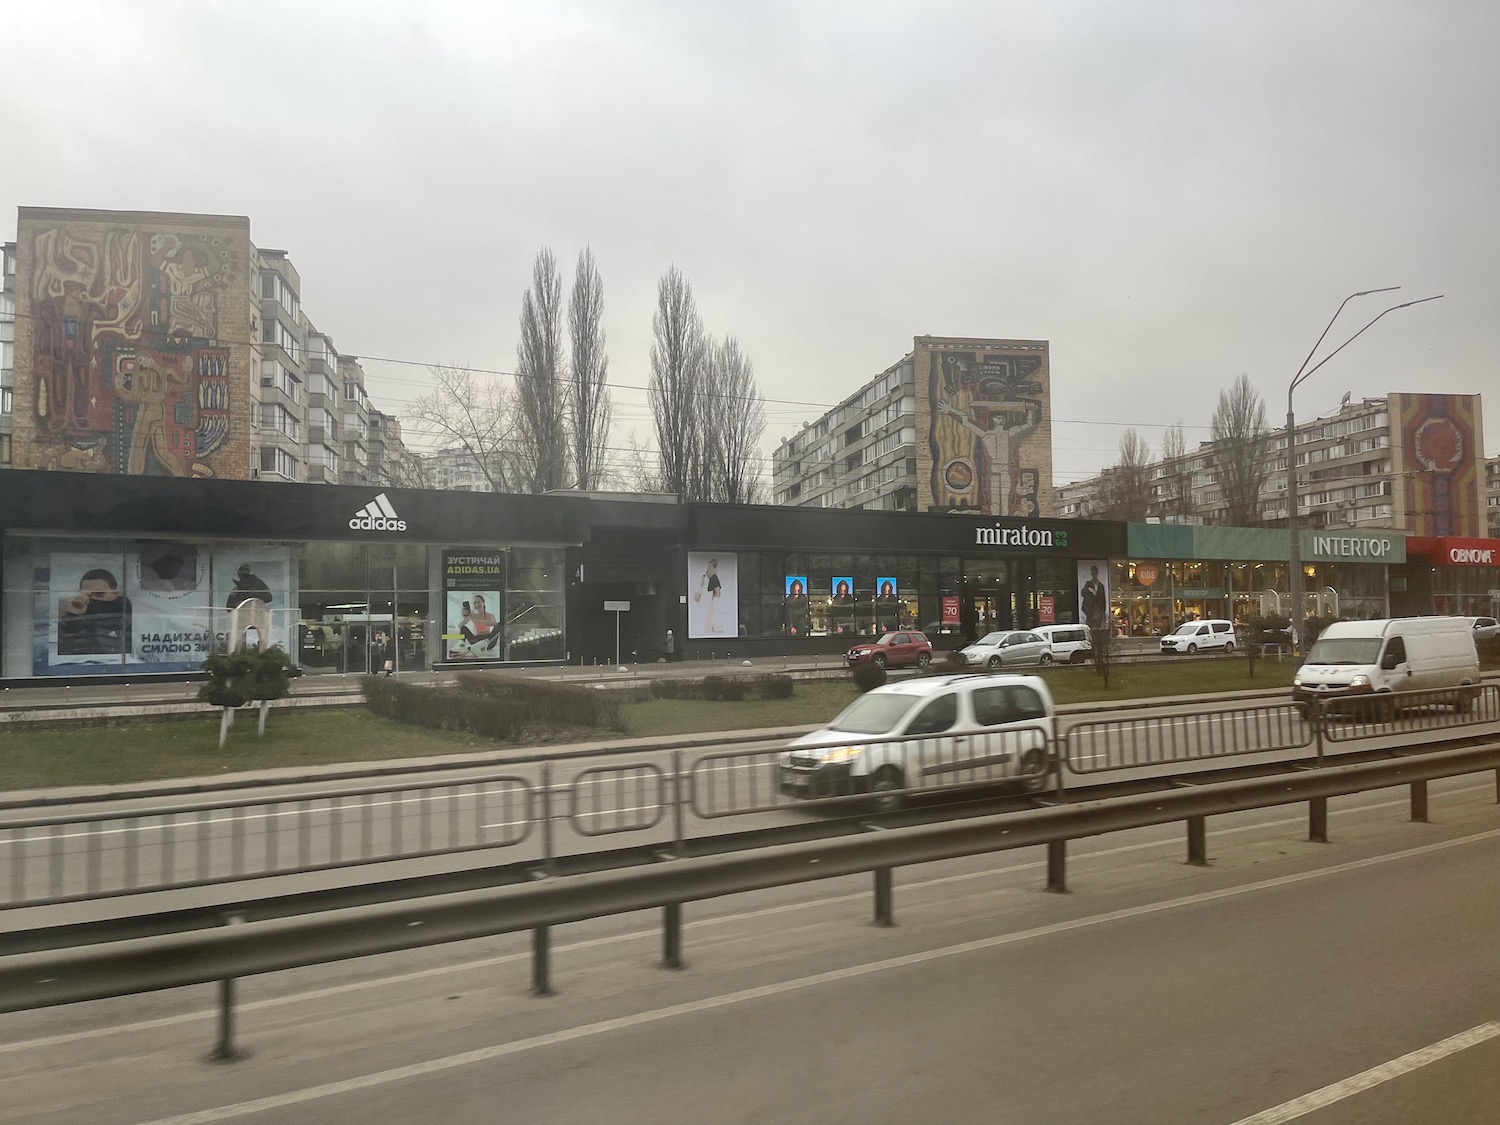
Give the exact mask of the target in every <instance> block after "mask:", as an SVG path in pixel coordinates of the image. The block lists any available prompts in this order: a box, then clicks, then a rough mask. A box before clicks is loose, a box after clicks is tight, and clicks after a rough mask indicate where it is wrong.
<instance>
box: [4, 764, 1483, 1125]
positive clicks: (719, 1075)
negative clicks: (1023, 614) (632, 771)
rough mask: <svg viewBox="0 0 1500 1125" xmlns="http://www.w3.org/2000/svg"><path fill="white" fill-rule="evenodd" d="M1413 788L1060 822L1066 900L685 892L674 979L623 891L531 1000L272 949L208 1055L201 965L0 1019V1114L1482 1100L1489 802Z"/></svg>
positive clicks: (464, 962)
mask: <svg viewBox="0 0 1500 1125" xmlns="http://www.w3.org/2000/svg"><path fill="white" fill-rule="evenodd" d="M1432 790H1433V791H1432V796H1433V802H1432V815H1433V823H1430V824H1422V825H1412V824H1408V823H1406V822H1405V819H1404V818H1405V813H1406V806H1405V795H1404V793H1402V792H1400V791H1385V792H1380V793H1370V794H1361V795H1359V796H1357V797H1350V798H1342V799H1339V800H1337V801H1335V802H1334V803H1333V810H1332V825H1331V827H1332V831H1331V839H1332V843H1330V844H1327V845H1315V844H1309V843H1306V842H1304V840H1303V839H1302V837H1303V830H1304V828H1305V823H1304V820H1303V815H1302V810H1301V809H1300V808H1285V809H1271V810H1262V811H1258V812H1253V813H1245V814H1239V815H1235V816H1226V817H1220V818H1215V820H1214V821H1213V822H1212V824H1211V833H1210V854H1211V856H1212V859H1213V863H1212V865H1211V866H1210V867H1208V868H1193V867H1188V866H1185V865H1183V864H1182V863H1181V856H1182V841H1181V833H1180V829H1179V828H1177V827H1170V828H1169V827H1163V828H1157V829H1145V830H1140V831H1138V832H1131V833H1122V834H1118V835H1114V836H1109V837H1105V838H1100V839H1096V840H1091V841H1080V842H1077V843H1076V844H1075V845H1074V847H1073V848H1072V849H1071V850H1070V851H1071V856H1070V861H1071V865H1072V872H1071V886H1072V887H1073V893H1072V894H1069V895H1065V896H1055V895H1048V894H1046V893H1045V892H1043V891H1042V890H1040V885H1041V881H1042V876H1041V870H1040V868H1041V865H1042V857H1041V854H1040V852H1039V851H1036V850H1028V851H1022V852H1016V853H1007V854H1000V855H995V856H990V857H975V858H973V859H969V860H963V861H955V862H951V863H943V864H935V865H931V866H927V867H922V868H914V869H906V870H903V871H901V872H898V875H897V889H896V910H897V920H898V923H899V924H898V926H896V927H895V928H893V929H881V928H876V927H874V926H872V925H870V924H869V922H868V918H869V911H870V898H869V887H868V882H867V880H865V879H839V880H832V881H830V882H828V883H826V884H808V885H805V886H800V887H792V888H782V889H779V890H776V891H768V892H762V893H757V894H754V895H745V896H740V897H737V898H734V899H732V900H725V901H721V902H709V903H702V904H694V905H690V906H689V907H688V908H687V917H688V930H687V944H686V952H687V957H688V960H689V967H688V969H687V970H686V971H683V972H668V971H664V970H661V969H659V968H657V967H656V966H655V964H654V961H655V958H656V956H657V943H658V940H659V939H658V936H657V934H656V932H655V931H654V926H653V924H654V919H653V918H651V917H646V916H628V917H620V918H613V919H601V920H599V921H597V922H593V923H586V924H579V925H576V926H571V927H567V928H566V930H565V931H559V932H558V934H557V941H558V943H559V944H558V947H557V949H556V952H555V959H556V970H555V973H556V975H555V981H556V984H557V987H558V988H559V990H560V993H559V995H557V996H555V997H551V998H538V997H534V996H531V995H529V994H528V993H527V991H526V988H525V984H526V980H527V959H526V943H525V938H524V937H522V936H508V937H505V938H497V939H492V940H487V941H483V942H472V943H464V944H462V945H454V946H450V947H443V948H438V949H429V950H421V951H413V952H411V953H403V954H399V955H392V956H388V957H382V958H375V959H370V960H367V961H362V962H350V963H345V964H341V965H333V966H326V967H322V968H318V969H309V970H299V971H296V972H292V973H282V974H274V975H271V976H267V977H264V978H257V979H254V980H248V981H244V982H241V991H242V997H243V1001H244V1004H243V1007H242V1009H241V1020H240V1025H241V1043H242V1045H243V1046H244V1047H245V1048H247V1049H248V1051H249V1052H250V1053H249V1056H248V1057H247V1058H246V1059H244V1060H243V1061H241V1062H238V1063H235V1064H233V1065H214V1064H209V1063H206V1062H204V1061H203V1055H204V1054H205V1052H206V1050H207V1048H208V1046H209V1044H210V1042H211V1035H212V1026H213V1024H212V1019H211V1016H210V1005H211V992H210V990H208V989H189V990H181V991H176V992H170V993H162V994H158V995H154V996H148V997H132V998H124V999H121V1000H117V1001H108V1002H100V1003H96V1004H88V1005H80V1006H76V1007H72V1008H67V1009H57V1010H53V1011H44V1012H31V1013H23V1014H20V1015H16V1016H9V1017H4V1018H3V1019H0V1122H4V1121H17V1122H20V1121H25V1122H29V1123H35V1125H81V1123H87V1125H111V1123H115V1122H134V1123H143V1125H187V1123H189V1122H193V1123H206V1122H217V1121H245V1122H249V1123H252V1125H294V1123H295V1125H323V1123H328V1125H332V1123H335V1122H338V1123H342V1122H348V1121H360V1122H365V1123H369V1125H398V1123H399V1125H409V1123H412V1122H427V1121H441V1122H444V1123H452V1125H464V1123H469V1122H473V1123H476V1125H477V1123H480V1122H483V1123H496V1122H502V1123H511V1122H516V1123H533V1122H549V1123H551V1122H608V1123H611V1125H631V1123H635V1122H641V1123H646V1122H650V1123H652V1125H672V1123H676V1122H682V1123H684V1125H687V1123H692V1125H698V1123H701V1122H705V1121H713V1122H724V1123H729V1125H737V1123H746V1125H749V1123H782V1122H803V1121H807V1122H833V1123H838V1122H886V1121H889V1122H909V1121H934V1122H937V1121H941V1122H944V1123H954V1125H964V1123H968V1122H973V1123H975V1125H979V1123H983V1125H994V1123H996V1122H1017V1123H1022V1125H1093V1123H1109V1125H1134V1123H1139V1125H1270V1122H1272V1121H1287V1120H1298V1121H1305V1122H1308V1123H1310V1125H1353V1123H1355V1122H1359V1123H1362V1125H1396V1123H1397V1122H1400V1123H1402V1125H1428V1123H1430V1125H1480V1123H1488V1125H1493V1123H1494V1122H1495V1121H1496V1120H1497V1115H1500V972H1497V962H1496V943H1495V934H1496V933H1497V932H1500V895H1496V893H1495V891H1496V887H1497V880H1496V875H1495V872H1496V870H1497V866H1500V809H1497V807H1496V805H1495V804H1494V782H1493V778H1492V777H1491V776H1489V775H1483V776H1477V777H1470V778H1455V779H1450V780H1447V781H1444V782H1442V783H1434V785H1433V787H1432ZM1398 1060H1399V1062H1398ZM1393 1063H1396V1065H1392V1064H1393ZM1288 1103H1291V1104H1292V1105H1293V1106H1294V1107H1295V1108H1296V1109H1297V1110H1298V1111H1299V1114H1300V1115H1299V1116H1296V1117H1289V1116H1286V1114H1287V1113H1289V1112H1292V1110H1288V1109H1281V1110H1276V1107H1285V1106H1287V1105H1288ZM1273 1110H1276V1112H1275V1113H1269V1114H1268V1111H1273ZM1303 1110H1305V1112H1300V1111H1303Z"/></svg>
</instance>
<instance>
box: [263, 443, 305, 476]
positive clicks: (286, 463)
mask: <svg viewBox="0 0 1500 1125" xmlns="http://www.w3.org/2000/svg"><path fill="white" fill-rule="evenodd" d="M260 471H261V472H262V473H276V474H277V475H278V476H283V477H286V479H287V480H296V479H297V459H296V458H295V457H293V456H292V455H291V454H290V453H288V452H287V451H286V450H285V449H282V448H281V447H280V446H271V445H267V446H262V447H261V451H260Z"/></svg>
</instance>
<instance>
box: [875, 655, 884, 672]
mask: <svg viewBox="0 0 1500 1125" xmlns="http://www.w3.org/2000/svg"><path fill="white" fill-rule="evenodd" d="M873 660H874V663H876V664H879V665H880V666H881V667H882V668H884V667H885V653H883V652H877V653H876V654H875V656H874V657H873Z"/></svg>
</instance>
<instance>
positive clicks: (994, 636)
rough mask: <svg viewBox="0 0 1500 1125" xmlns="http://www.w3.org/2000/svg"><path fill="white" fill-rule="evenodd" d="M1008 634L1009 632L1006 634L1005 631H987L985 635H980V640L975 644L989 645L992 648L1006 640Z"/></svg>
mask: <svg viewBox="0 0 1500 1125" xmlns="http://www.w3.org/2000/svg"><path fill="white" fill-rule="evenodd" d="M1006 636H1007V634H1005V633H986V634H985V635H984V636H982V637H980V638H979V640H977V641H975V642H974V643H975V644H980V645H989V646H990V647H991V648H994V647H996V646H997V645H998V644H999V643H1000V642H1001V641H1003V640H1005V638H1006Z"/></svg>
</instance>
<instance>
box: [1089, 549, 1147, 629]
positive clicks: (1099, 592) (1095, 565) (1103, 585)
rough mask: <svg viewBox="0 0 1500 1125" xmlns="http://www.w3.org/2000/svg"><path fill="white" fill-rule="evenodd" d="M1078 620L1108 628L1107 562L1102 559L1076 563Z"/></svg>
mask: <svg viewBox="0 0 1500 1125" xmlns="http://www.w3.org/2000/svg"><path fill="white" fill-rule="evenodd" d="M1136 573H1137V574H1139V573H1140V568H1139V567H1137V568H1136ZM1078 620H1080V621H1082V622H1083V623H1084V624H1085V625H1087V626H1088V627H1089V628H1090V629H1094V630H1098V629H1108V628H1109V564H1108V563H1107V562H1105V561H1104V560H1103V559H1085V560H1083V561H1082V562H1080V563H1079V564H1078Z"/></svg>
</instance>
